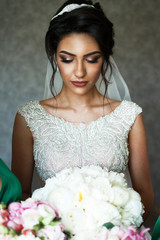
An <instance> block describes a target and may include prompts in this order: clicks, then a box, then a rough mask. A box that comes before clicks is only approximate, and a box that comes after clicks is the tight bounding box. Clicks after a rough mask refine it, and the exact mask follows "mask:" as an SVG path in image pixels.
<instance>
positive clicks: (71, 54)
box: [59, 51, 101, 57]
mask: <svg viewBox="0 0 160 240" xmlns="http://www.w3.org/2000/svg"><path fill="white" fill-rule="evenodd" d="M59 53H64V54H67V55H69V56H73V57H75V56H76V55H75V54H73V53H70V52H67V51H60V52H59ZM97 53H98V54H101V52H100V51H94V52H90V53H87V54H85V55H84V56H85V57H88V56H91V55H94V54H97Z"/></svg>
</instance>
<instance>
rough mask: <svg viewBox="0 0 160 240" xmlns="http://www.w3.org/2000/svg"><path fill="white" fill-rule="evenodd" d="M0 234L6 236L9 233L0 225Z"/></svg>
mask: <svg viewBox="0 0 160 240" xmlns="http://www.w3.org/2000/svg"><path fill="white" fill-rule="evenodd" d="M0 233H1V234H8V233H9V230H8V228H7V227H5V226H3V225H0Z"/></svg>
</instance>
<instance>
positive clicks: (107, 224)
mask: <svg viewBox="0 0 160 240" xmlns="http://www.w3.org/2000/svg"><path fill="white" fill-rule="evenodd" d="M103 226H104V227H106V228H107V229H111V228H113V227H114V225H113V223H111V222H107V223H104V224H103Z"/></svg>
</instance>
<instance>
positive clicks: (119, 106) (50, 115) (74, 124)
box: [37, 100, 126, 127]
mask: <svg viewBox="0 0 160 240" xmlns="http://www.w3.org/2000/svg"><path fill="white" fill-rule="evenodd" d="M125 101H126V100H123V101H121V103H120V104H119V105H118V106H117V107H116V108H115V109H114V110H113V111H112V112H111V113H109V114H106V115H105V116H100V117H99V118H97V119H96V120H92V121H90V122H87V123H84V122H80V123H79V122H77V123H76V122H70V121H67V120H65V119H64V118H62V117H58V116H54V115H52V114H50V113H49V112H47V110H46V109H45V107H43V105H41V104H40V101H37V103H38V105H39V106H40V108H41V109H42V110H43V111H44V112H45V114H46V115H47V116H48V117H50V118H51V119H58V120H59V121H62V122H63V123H66V124H69V125H73V126H75V127H79V126H85V127H88V126H90V125H92V124H96V123H97V122H99V121H100V120H101V119H106V118H109V117H111V116H112V115H114V114H115V113H116V112H117V111H118V110H119V108H121V106H122V105H123V103H124V102H125Z"/></svg>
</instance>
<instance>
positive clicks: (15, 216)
mask: <svg viewBox="0 0 160 240" xmlns="http://www.w3.org/2000/svg"><path fill="white" fill-rule="evenodd" d="M8 210H9V220H8V222H7V227H10V228H13V229H14V230H15V231H16V232H20V231H21V230H22V228H23V220H22V217H21V215H22V212H23V211H24V210H23V209H22V205H21V203H19V202H13V203H10V204H9V206H8Z"/></svg>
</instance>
